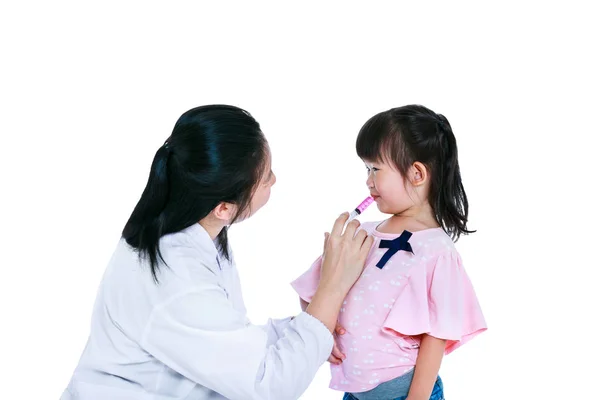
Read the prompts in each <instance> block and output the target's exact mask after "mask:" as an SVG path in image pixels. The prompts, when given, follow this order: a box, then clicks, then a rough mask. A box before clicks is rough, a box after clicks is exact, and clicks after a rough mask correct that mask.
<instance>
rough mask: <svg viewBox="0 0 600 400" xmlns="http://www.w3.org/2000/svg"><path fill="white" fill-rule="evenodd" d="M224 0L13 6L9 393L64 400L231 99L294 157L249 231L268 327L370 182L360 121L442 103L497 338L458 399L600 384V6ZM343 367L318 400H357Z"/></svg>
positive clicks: (310, 393) (242, 247)
mask: <svg viewBox="0 0 600 400" xmlns="http://www.w3.org/2000/svg"><path fill="white" fill-rule="evenodd" d="M208 3H209V2H205V4H202V3H201V2H153V1H144V2H124V1H120V2H106V1H105V2H95V3H88V2H72V3H66V2H60V1H52V2H41V1H38V2H25V1H23V2H18V5H15V4H17V2H12V4H9V2H6V3H4V2H3V3H2V5H1V6H0V40H1V62H0V68H1V74H0V83H1V86H0V101H1V103H0V116H1V117H0V134H1V135H2V141H1V142H0V149H1V150H2V155H1V156H0V174H1V183H2V186H1V189H0V190H1V196H0V202H1V204H0V206H1V207H0V213H1V220H0V225H1V230H0V239H1V240H0V245H1V246H2V247H1V258H0V266H1V267H2V268H1V275H0V300H1V301H0V307H1V309H0V311H1V312H0V316H1V318H2V322H3V323H2V328H1V330H0V337H1V341H0V346H1V348H0V354H1V357H2V362H1V363H0V370H1V372H2V375H1V378H0V381H1V382H2V383H1V385H0V398H2V399H57V398H58V397H59V396H60V394H61V392H62V390H63V388H64V387H65V386H66V385H67V382H68V380H69V378H70V375H71V373H72V371H73V369H74V367H75V365H76V363H77V361H78V358H79V356H80V354H81V351H82V349H83V347H84V344H85V341H86V339H87V335H88V332H89V320H90V316H91V310H92V303H93V301H94V297H95V293H96V288H97V286H98V284H99V281H100V277H101V274H102V273H103V270H104V267H105V265H106V263H107V261H108V259H109V257H110V256H111V253H112V251H113V248H114V246H115V244H116V242H117V240H118V239H119V235H120V231H121V229H122V227H123V225H124V223H125V222H126V220H127V218H128V216H129V214H130V213H131V211H132V209H133V207H134V206H135V204H136V202H137V200H138V198H139V196H140V194H141V192H142V189H143V187H144V186H145V183H146V178H147V174H148V171H149V167H150V163H151V161H152V157H153V155H154V152H155V151H156V149H157V148H158V147H159V146H160V145H161V144H162V143H163V141H164V140H165V139H166V138H167V137H168V136H169V134H170V132H171V129H172V127H173V125H174V123H175V121H176V120H177V118H178V117H179V115H180V114H181V113H183V112H184V111H186V110H187V109H189V108H192V107H195V106H198V105H202V104H209V103H229V104H234V105H237V106H240V107H243V108H245V109H247V110H248V111H250V112H251V113H252V114H253V115H254V116H255V117H256V119H257V120H258V121H259V122H260V123H261V126H262V128H263V131H264V132H265V134H266V136H267V138H268V140H269V141H270V143H271V147H272V151H273V156H274V165H273V168H274V170H275V172H276V174H277V177H278V182H277V184H276V186H275V187H274V188H273V195H272V197H271V201H270V202H269V204H268V205H267V206H266V207H265V208H264V209H263V210H261V212H260V213H258V214H257V215H256V216H255V217H254V218H253V219H251V220H249V221H247V222H244V223H242V224H240V225H238V226H235V227H234V229H232V231H231V235H232V240H233V245H234V251H235V252H236V258H237V261H238V267H239V269H240V274H241V277H242V284H243V288H244V295H245V299H246V303H247V307H248V309H249V314H250V317H251V319H252V320H253V321H255V322H257V323H259V322H260V323H262V322H264V321H265V320H266V318H268V317H282V316H286V315H291V314H294V313H297V312H298V305H297V298H296V296H295V295H294V292H293V291H292V289H291V287H290V286H289V284H288V283H289V282H290V281H291V280H292V279H294V278H295V277H296V276H298V275H299V274H300V273H302V272H303V271H304V270H305V269H306V268H308V267H309V265H310V262H311V261H312V260H313V259H314V258H315V257H316V256H317V255H318V253H319V252H320V249H321V241H322V232H323V231H325V230H327V229H329V227H330V226H331V224H332V222H333V219H334V218H335V217H336V216H337V215H338V214H339V213H340V212H342V211H345V210H350V209H352V208H353V207H355V206H356V205H357V204H358V203H359V202H360V201H361V200H362V199H363V198H364V197H365V196H366V195H367V190H366V187H365V184H364V181H365V179H366V173H365V170H364V166H363V164H362V163H361V161H360V160H359V159H358V158H357V157H356V155H355V152H354V141H355V137H356V134H357V132H358V130H359V129H360V127H361V125H362V124H363V123H364V122H365V121H366V120H367V119H368V118H369V117H371V116H372V115H373V114H375V113H377V112H379V111H382V110H385V109H388V108H391V107H394V106H400V105H404V104H410V103H421V104H424V105H426V106H428V107H430V108H432V109H433V110H435V111H436V112H441V113H443V114H445V115H446V116H447V117H448V119H449V120H450V123H451V124H452V126H453V129H454V131H455V134H456V136H457V140H458V145H459V154H460V163H461V169H462V172H463V178H464V184H465V187H466V189H467V194H468V196H469V201H470V204H471V213H470V227H471V228H473V229H477V230H478V232H477V233H476V234H474V235H472V236H468V237H465V238H463V239H461V240H460V241H459V242H458V248H459V250H460V251H461V253H462V255H463V259H464V261H465V264H466V268H467V271H468V272H469V275H470V277H471V279H472V281H473V284H474V285H475V288H476V290H477V293H478V295H479V299H480V302H481V305H482V307H483V309H484V312H485V315H486V318H487V321H488V324H489V328H490V329H489V331H488V332H487V333H485V334H483V335H481V336H480V337H479V338H477V339H476V340H474V341H473V342H471V343H470V344H468V345H466V346H465V347H463V348H461V349H460V350H459V351H457V352H456V353H453V354H452V355H450V356H449V357H448V358H447V359H445V360H444V364H443V367H442V371H441V374H442V376H443V378H444V380H445V385H446V394H447V398H448V399H450V400H470V399H484V398H485V399H487V400H491V399H507V398H515V399H531V398H536V399H541V398H551V399H554V398H556V399H559V398H560V399H566V398H568V399H579V398H600V395H598V394H597V390H596V388H595V386H597V385H596V383H597V373H598V371H599V370H598V356H599V350H598V345H597V343H598V333H599V330H598V328H597V324H598V314H599V313H598V311H597V310H595V308H597V306H598V304H600V301H599V300H600V299H599V295H598V292H599V291H600V288H599V287H598V277H599V274H598V269H599V268H600V261H599V260H600V258H599V256H598V237H599V235H598V229H597V225H598V222H599V221H598V195H597V193H598V191H597V186H598V181H599V180H598V172H600V171H599V167H598V162H597V161H598V157H599V156H598V151H597V147H596V146H597V143H598V140H597V138H598V134H599V133H600V120H599V116H598V106H599V101H598V90H599V89H600V87H599V86H600V85H599V78H598V71H599V70H600V65H599V62H598V58H597V57H598V49H599V45H598V39H597V38H598V37H600V32H599V29H598V23H597V13H596V12H593V10H592V8H591V6H586V5H584V4H583V3H578V2H568V3H569V4H568V6H565V5H560V6H559V5H557V4H558V3H557V2H539V3H532V2H524V1H519V2H506V1H505V2H501V3H498V4H497V5H493V6H492V5H483V4H482V3H483V2H479V3H476V2H473V3H472V4H462V5H459V4H458V3H457V2H448V3H452V5H450V4H446V5H441V4H433V3H420V4H422V5H420V6H410V7H409V6H406V5H401V4H400V2H395V3H382V2H370V3H369V4H367V2H365V4H362V5H358V4H356V3H351V2H350V3H348V2H344V3H338V4H334V3H327V2H318V3H317V2H315V3H310V2H309V3H307V2H303V3H302V4H300V3H298V4H297V5H291V4H289V3H286V5H284V4H282V3H283V2H280V3H276V2H272V3H258V2H256V3H253V4H252V5H250V4H249V3H250V2H247V3H248V4H242V3H235V2H219V5H214V4H212V3H216V2H210V3H211V5H208ZM562 3H563V4H567V2H562ZM590 3H591V2H590ZM379 218H382V216H381V215H380V214H378V212H377V210H376V209H375V208H374V207H372V208H371V209H369V210H368V212H366V213H365V215H364V217H363V218H362V219H363V220H373V219H379ZM328 379H329V371H328V366H324V367H323V368H322V369H321V370H320V372H319V374H318V375H317V377H316V379H315V381H314V382H313V384H312V385H311V386H310V388H309V389H308V390H307V391H306V393H305V395H304V396H303V397H302V399H318V400H321V399H340V398H341V393H339V392H334V391H331V390H329V389H328V388H327V386H328Z"/></svg>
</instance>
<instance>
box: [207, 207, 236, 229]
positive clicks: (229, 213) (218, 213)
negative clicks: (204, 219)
mask: <svg viewBox="0 0 600 400" xmlns="http://www.w3.org/2000/svg"><path fill="white" fill-rule="evenodd" d="M236 212H237V206H236V205H235V204H232V203H225V202H221V203H219V204H218V205H217V206H216V207H215V208H214V209H213V210H212V214H213V215H214V216H215V218H217V219H219V220H221V221H223V222H225V223H226V224H230V223H231V220H232V219H233V217H234V216H235V213H236Z"/></svg>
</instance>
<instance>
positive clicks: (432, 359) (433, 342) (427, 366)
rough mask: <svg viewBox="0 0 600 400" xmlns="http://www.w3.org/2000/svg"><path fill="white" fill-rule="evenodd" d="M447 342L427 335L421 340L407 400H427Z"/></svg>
mask: <svg viewBox="0 0 600 400" xmlns="http://www.w3.org/2000/svg"><path fill="white" fill-rule="evenodd" d="M445 348H446V341H445V340H443V339H438V338H436V337H433V336H429V335H427V334H423V335H422V338H421V347H420V348H419V355H418V356H417V364H416V366H415V373H414V376H413V380H412V383H411V385H410V390H409V391H408V397H407V399H406V400H427V399H429V397H430V396H431V392H432V391H433V385H434V384H435V381H436V379H437V376H438V372H439V370H440V366H441V365H442V358H443V357H444V349H445Z"/></svg>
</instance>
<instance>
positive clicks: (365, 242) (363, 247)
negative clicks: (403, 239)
mask: <svg viewBox="0 0 600 400" xmlns="http://www.w3.org/2000/svg"><path fill="white" fill-rule="evenodd" d="M347 220H348V213H343V214H342V215H340V216H339V217H338V218H337V219H336V221H335V223H334V225H333V229H332V230H331V234H325V243H324V246H323V262H322V264H321V280H320V282H319V286H321V285H323V286H326V287H328V288H329V289H330V290H331V289H334V290H339V291H340V292H343V294H344V296H345V295H346V293H348V291H349V290H350V288H351V287H352V285H354V283H355V282H356V280H357V279H358V278H359V277H360V275H361V274H362V271H363V269H364V267H365V261H366V260H367V255H368V254H369V250H370V249H371V246H372V245H373V237H372V236H369V235H367V232H365V231H364V230H363V229H361V230H360V231H358V233H357V232H356V230H357V229H358V227H359V226H360V223H359V222H358V221H357V220H353V221H351V222H350V223H349V224H348V226H347V227H346V230H345V231H344V232H342V230H343V228H344V224H345V223H346V221H347Z"/></svg>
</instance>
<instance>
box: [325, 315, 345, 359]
mask: <svg viewBox="0 0 600 400" xmlns="http://www.w3.org/2000/svg"><path fill="white" fill-rule="evenodd" d="M334 333H335V335H334V341H333V350H332V351H331V355H330V356H329V359H327V361H329V362H330V363H332V364H335V365H340V364H341V363H342V361H344V360H345V359H346V355H345V354H344V353H342V352H341V351H340V349H339V348H338V345H337V340H336V337H335V336H339V335H343V334H344V333H346V330H345V329H344V328H343V327H342V326H341V325H340V324H339V323H338V324H337V325H336V326H335V331H334Z"/></svg>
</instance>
